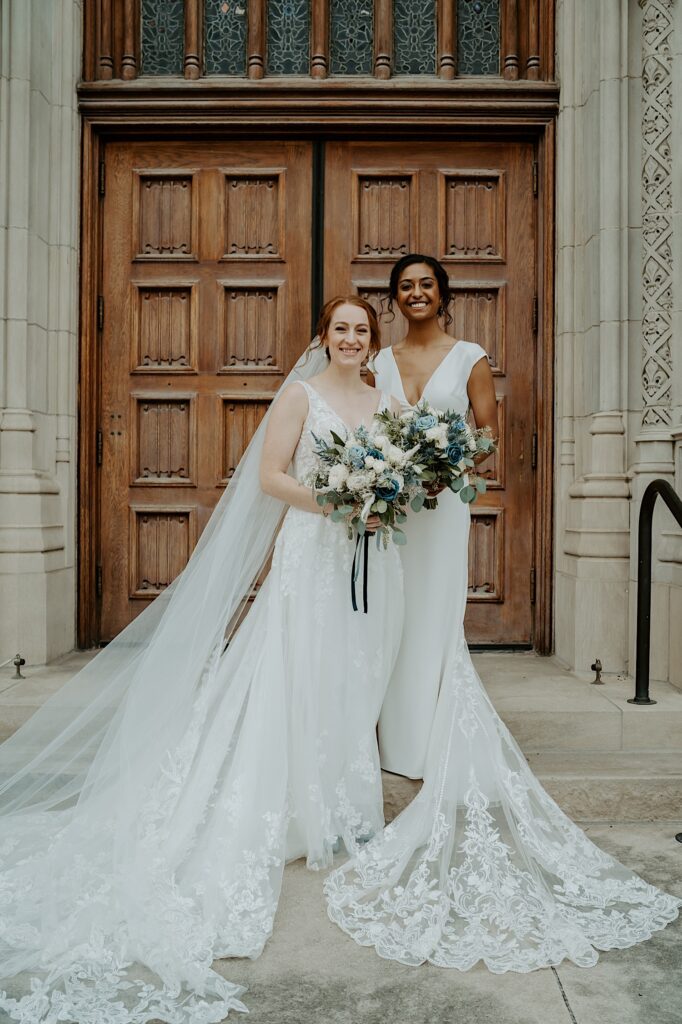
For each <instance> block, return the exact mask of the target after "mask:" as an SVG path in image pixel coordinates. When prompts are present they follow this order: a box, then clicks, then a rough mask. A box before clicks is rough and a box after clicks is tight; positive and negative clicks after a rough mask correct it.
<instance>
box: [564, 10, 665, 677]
mask: <svg viewBox="0 0 682 1024" xmlns="http://www.w3.org/2000/svg"><path fill="white" fill-rule="evenodd" d="M679 20H680V8H679V5H678V4H677V3H676V2H675V0H640V3H637V0H629V2H627V0H602V2H601V3H600V4H599V5H593V4H592V3H591V0H577V2H573V0H572V2H568V0H558V4H557V58H558V74H559V78H560V82H561V113H560V116H559V124H558V144H557V145H558V150H557V160H558V172H557V282H556V294H557V376H556V379H557V394H556V410H557V446H556V450H557V462H556V492H555V493H556V544H555V554H556V558H555V564H556V604H555V609H556V616H555V618H556V630H555V635H556V652H557V655H558V656H559V657H560V658H561V659H562V660H563V661H564V662H566V664H568V665H570V666H572V667H575V668H577V669H581V670H584V669H587V668H589V665H590V663H591V662H592V660H593V659H594V658H595V657H599V658H601V661H602V663H603V665H604V668H605V669H606V670H607V671H612V672H613V671H616V672H623V671H628V670H630V671H632V666H633V664H634V635H635V629H634V623H635V606H636V583H635V581H636V575H637V574H636V568H637V558H636V531H637V519H638V512H639V501H640V499H641V495H642V493H643V491H644V488H645V486H646V484H647V483H648V481H649V480H650V479H654V478H655V477H661V476H662V477H664V478H666V479H670V480H671V481H673V482H674V480H675V477H674V462H673V459H674V449H675V446H676V445H677V448H678V449H679V444H680V407H679V402H680V398H679V394H680V382H679V381H680V374H681V372H682V358H681V356H680V350H679V344H678V346H677V350H676V347H675V343H674V337H675V332H674V330H673V320H674V318H675V317H678V318H679V315H680V314H679V308H680V305H679V302H680V299H679V295H680V283H681V281H682V278H681V277H680V267H681V264H680V259H679V257H676V256H675V255H674V252H673V250H674V249H675V246H677V247H678V248H679V245H680V240H679V239H680V219H679V209H680V206H679V198H680V197H679V194H677V195H676V194H675V192H676V189H677V184H676V185H675V189H673V180H674V176H673V165H674V166H675V167H678V168H679V167H682V153H680V152H675V150H674V149H673V150H671V149H670V144H671V141H672V139H673V138H674V136H675V133H674V132H673V131H672V130H671V128H672V119H673V117H674V116H677V117H678V118H679V116H680V112H679V110H677V111H675V112H674V111H673V109H672V98H673V88H672V85H673V76H677V77H678V78H679V75H680V71H681V67H680V65H681V62H680V59H679V52H678V55H677V57H676V56H675V52H674V48H675V42H674V41H675V40H677V48H678V51H679V40H680V35H681V33H680V30H679V28H678V27H677V26H676V25H675V22H676V21H677V22H678V23H679ZM678 94H679V91H678ZM677 135H678V136H679V132H678V133H677ZM674 145H675V146H676V147H679V141H678V139H676V138H675V139H674ZM679 177H680V175H679V173H678V175H677V178H678V179H679ZM643 224H644V225H645V226H646V231H643ZM675 310H677V312H675ZM677 337H678V338H679V332H678V334H677ZM676 395H677V398H675V396H676ZM676 403H677V404H676ZM679 460H680V456H679V451H678V462H679ZM679 473H680V469H679V468H678V477H677V489H678V491H680V490H682V488H681V487H680V484H681V483H682V480H680V476H679ZM655 529H656V544H655V555H656V559H655V569H654V587H653V613H652V620H653V631H652V652H653V657H652V675H653V676H654V678H659V679H671V681H673V682H675V681H680V682H682V642H681V641H680V640H679V639H678V638H677V637H676V636H674V635H673V634H674V633H676V632H677V633H679V632H680V630H679V629H678V630H674V629H673V623H674V616H675V614H677V616H678V618H677V621H678V622H682V614H680V612H682V587H681V586H680V585H681V584H682V577H681V576H680V572H681V571H682V560H681V559H680V547H679V545H680V543H682V541H681V538H682V533H681V532H680V531H679V530H677V528H676V527H674V525H673V520H672V519H671V517H670V516H669V515H668V514H667V513H666V512H664V511H663V510H660V509H659V511H658V512H657V514H656V523H655Z"/></svg>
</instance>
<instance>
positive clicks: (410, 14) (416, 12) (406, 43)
mask: <svg viewBox="0 0 682 1024" xmlns="http://www.w3.org/2000/svg"><path fill="white" fill-rule="evenodd" d="M393 49H394V52H395V73H396V75H435V73H436V0H394V2H393Z"/></svg>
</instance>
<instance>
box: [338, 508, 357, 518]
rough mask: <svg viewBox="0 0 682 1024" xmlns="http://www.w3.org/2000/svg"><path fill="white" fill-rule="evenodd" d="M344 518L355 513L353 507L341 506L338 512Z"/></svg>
mask: <svg viewBox="0 0 682 1024" xmlns="http://www.w3.org/2000/svg"><path fill="white" fill-rule="evenodd" d="M338 511H339V512H340V513H341V515H342V516H349V515H350V514H351V512H353V511H354V507H353V505H341V507H340V508H339V510H338Z"/></svg>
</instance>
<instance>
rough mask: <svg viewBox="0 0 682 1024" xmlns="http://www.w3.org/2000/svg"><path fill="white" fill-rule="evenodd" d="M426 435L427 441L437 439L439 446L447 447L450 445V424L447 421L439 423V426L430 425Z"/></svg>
mask: <svg viewBox="0 0 682 1024" xmlns="http://www.w3.org/2000/svg"><path fill="white" fill-rule="evenodd" d="M424 436H425V437H426V439H427V441H435V442H436V444H437V446H438V447H439V448H447V446H448V426H447V423H439V424H438V426H437V427H429V429H428V430H427V431H426V432H425V434H424Z"/></svg>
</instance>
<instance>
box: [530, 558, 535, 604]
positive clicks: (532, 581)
mask: <svg viewBox="0 0 682 1024" xmlns="http://www.w3.org/2000/svg"><path fill="white" fill-rule="evenodd" d="M530 603H531V604H535V566H533V568H532V569H531V571H530Z"/></svg>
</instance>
